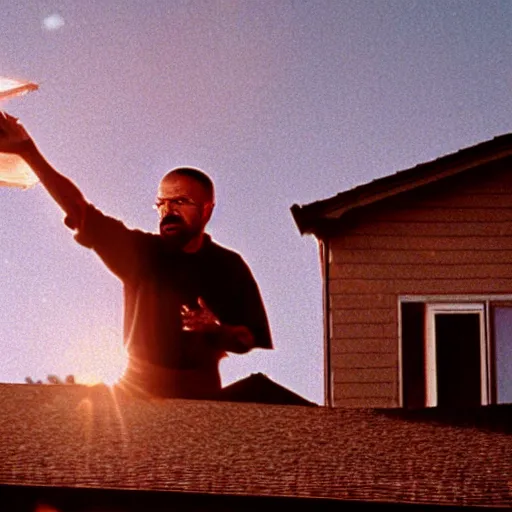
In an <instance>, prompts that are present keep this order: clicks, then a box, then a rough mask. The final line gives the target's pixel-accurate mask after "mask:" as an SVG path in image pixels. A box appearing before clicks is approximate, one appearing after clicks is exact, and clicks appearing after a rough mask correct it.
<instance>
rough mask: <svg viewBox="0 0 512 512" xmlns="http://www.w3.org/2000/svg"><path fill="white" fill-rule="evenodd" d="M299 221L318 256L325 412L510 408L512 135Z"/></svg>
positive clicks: (310, 208) (314, 206)
mask: <svg viewBox="0 0 512 512" xmlns="http://www.w3.org/2000/svg"><path fill="white" fill-rule="evenodd" d="M291 211H292V214H293V217H294V219H295V221H296V224H297V226H298V228H299V230H300V232H301V233H303V234H306V233H307V234H313V235H314V236H315V237H316V238H317V239H318V242H319V244H320V248H321V254H322V258H321V260H322V261H321V264H322V267H323V288H324V289H323V297H324V311H325V353H326V372H325V375H326V382H325V390H326V403H327V404H329V405H331V406H335V407H424V406H436V405H439V406H446V407H451V406H473V405H480V404H481V405H485V404H493V403H507V402H512V357H511V356H512V337H511V335H512V134H507V135H503V136H500V137H496V138H494V139H493V140H490V141H487V142H483V143H481V144H478V145H476V146H473V147H470V148H467V149H463V150H461V151H458V152H456V153H454V154H450V155H447V156H444V157H442V158H439V159H437V160H434V161H432V162H428V163H424V164H421V165H418V166H416V167H413V168H411V169H407V170H403V171H401V172H397V173H396V174H393V175H390V176H386V177H384V178H380V179H376V180H374V181H372V182H370V183H367V184H364V185H361V186H358V187H356V188H354V189H352V190H348V191H345V192H341V193H339V194H337V195H336V196H334V197H330V198H328V199H324V200H321V201H316V202H314V203H311V204H307V205H304V206H299V205H293V206H292V208H291Z"/></svg>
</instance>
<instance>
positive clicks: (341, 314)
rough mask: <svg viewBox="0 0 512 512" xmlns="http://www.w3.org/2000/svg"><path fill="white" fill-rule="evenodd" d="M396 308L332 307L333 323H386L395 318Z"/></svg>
mask: <svg viewBox="0 0 512 512" xmlns="http://www.w3.org/2000/svg"><path fill="white" fill-rule="evenodd" d="M395 311H396V309H373V308H372V307H371V305H369V307H367V308H366V309H333V310H332V312H331V314H332V321H333V324H353V323H357V324H361V323H364V324H386V323H392V322H394V321H395V320H396V313H395Z"/></svg>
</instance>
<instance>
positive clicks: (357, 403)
mask: <svg viewBox="0 0 512 512" xmlns="http://www.w3.org/2000/svg"><path fill="white" fill-rule="evenodd" d="M333 405H334V407H344V408H346V409H356V408H357V409H360V408H368V409H389V408H394V407H398V405H399V404H398V398H391V397H379V398H377V397H370V398H342V397H340V396H338V395H337V393H336V392H335V393H334V404H333Z"/></svg>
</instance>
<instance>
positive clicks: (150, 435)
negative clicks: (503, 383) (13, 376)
mask: <svg viewBox="0 0 512 512" xmlns="http://www.w3.org/2000/svg"><path fill="white" fill-rule="evenodd" d="M0 404H1V406H2V414H1V415H0V509H1V510H6V511H8V512H35V511H36V510H37V511H38V512H42V511H50V510H52V511H54V510H58V511H59V512H78V511H80V512H134V511H146V510H148V511H164V510H178V511H181V510H185V511H207V510H208V511H223V512H228V511H235V510H237V511H238V510H250V511H252V510H254V511H255V510H261V509H262V508H264V509H265V510H269V511H276V512H277V511H281V510H283V508H290V507H293V508H295V507H298V508H299V509H306V510H308V509H309V510H315V511H317V510H319V511H334V510H339V509H340V508H341V507H343V510H348V511H353V510H362V508H363V507H364V508H365V509H367V508H368V507H370V509H373V510H376V509H380V510H382V509H383V507H386V509H387V508H389V506H390V504H393V505H394V506H395V507H394V508H399V509H406V510H407V509H412V510H421V511H424V510H427V511H428V510H434V509H435V510H441V511H448V510H459V509H461V508H464V507H469V508H470V509H471V510H482V509H484V508H486V507H491V508H499V507H503V508H505V507H512V479H511V475H512V457H511V456H510V454H511V453H512V435H511V433H512V431H511V429H512V421H511V420H512V406H511V405H495V406H487V407H479V408H470V409H465V410H462V409H461V410H447V409H442V408H438V407H434V408H427V409H420V410H414V411H411V410H405V409H355V408H341V407H338V408H330V407H309V406H297V405H268V404H256V403H235V402H219V401H200V400H196V401H194V400H178V399H174V400H172V399H142V398H133V397H128V396H126V395H123V393H122V392H121V391H120V390H116V389H115V388H114V389H111V388H108V387H106V386H94V387H86V386H79V385H75V386H65V385H53V386H52V385H46V386H35V385H34V386H31V385H25V384H1V385H0ZM37 506H39V508H36V507H37Z"/></svg>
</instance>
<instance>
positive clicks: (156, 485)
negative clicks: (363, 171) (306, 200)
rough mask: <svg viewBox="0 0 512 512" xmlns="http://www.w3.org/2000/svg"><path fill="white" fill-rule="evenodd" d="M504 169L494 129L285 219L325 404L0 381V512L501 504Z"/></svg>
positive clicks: (252, 384) (509, 240)
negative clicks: (313, 308) (302, 281)
mask: <svg viewBox="0 0 512 512" xmlns="http://www.w3.org/2000/svg"><path fill="white" fill-rule="evenodd" d="M511 164H512V135H504V136H502V137H498V138H496V139H493V140H492V141H488V142H484V143H482V144H479V145H477V146H474V147H472V148H468V149H464V150H461V151H459V152H458V153H455V154H453V155H447V156H445V157H442V158H439V159H438V160H435V161H433V162H429V163H425V164H421V165H418V166H417V167H414V168H413V169H409V170H404V171H401V172H398V173H397V174H394V175H392V176H388V177H386V178H381V179H378V180H375V181H373V182H371V183H369V184H367V185H361V186H360V187H357V188H355V189H353V190H350V191H347V192H342V193H340V194H338V195H337V196H335V197H332V198H330V199H326V200H323V201H318V202H315V203H312V204H310V205H305V206H296V205H295V206H293V207H292V213H293V215H294V218H295V220H296V222H297V225H298V227H299V229H300V230H301V232H302V233H311V234H313V235H315V236H316V237H317V239H318V241H319V244H320V247H321V254H322V259H321V263H322V266H323V276H324V281H323V288H324V289H323V294H324V307H325V319H326V321H325V345H326V369H327V372H326V374H327V375H328V378H327V379H326V393H327V395H326V396H327V400H326V402H327V404H328V405H329V406H330V407H314V406H313V407H312V406H311V405H315V404H311V403H309V402H307V401H305V400H303V399H302V398H301V397H298V395H295V394H294V393H293V392H292V391H291V390H287V389H286V388H283V387H282V386H280V385H279V384H277V383H275V382H273V381H272V380H271V379H268V377H266V376H264V375H262V374H255V375H251V376H250V377H248V378H247V379H244V380H242V381H239V382H237V383H234V384H232V385H231V386H227V387H226V388H225V389H224V394H223V396H222V398H221V399H219V400H215V401H214V400H211V401H201V400H181V399H157V398H150V397H149V398H148V397H145V398H144V397H133V396H128V395H127V394H126V393H124V391H123V390H122V388H120V387H118V386H115V387H113V388H110V387H107V386H104V385H100V386H93V387H87V386H82V385H59V384H56V385H46V386H37V385H22V384H0V407H1V411H2V414H0V510H4V509H5V510H9V512H55V511H58V512H135V511H145V510H150V511H157V512H158V511H164V510H177V511H222V512H231V511H235V510H236V511H238V510H248V511H256V510H258V511H260V510H261V509H262V508H264V509H265V510H267V511H268V512H271V511H276V512H277V511H279V512H280V511H281V510H282V509H283V508H285V507H286V508H301V509H304V508H305V509H309V510H313V509H314V510H315V511H320V512H323V511H325V512H330V511H334V510H339V509H340V508H341V507H343V509H344V510H347V511H349V512H350V511H359V510H362V509H363V508H364V509H367V508H370V509H373V510H382V509H383V508H384V507H386V509H387V508H389V507H390V506H393V508H394V509H401V510H409V509H411V510H421V511H425V510H426V511H436V512H438V511H451V510H467V509H469V510H474V511H476V510H487V509H489V508H492V509H500V508H501V509H510V508H511V507H512V456H511V454H512V395H511V394H512V364H511V363H510V362H509V360H512V358H509V357H508V355H509V354H510V353H511V351H512V342H510V341H509V336H508V331H509V330H510V329H511V328H512V316H511V307H512V208H511V207H512V173H511V172H510V169H511ZM7 504H9V505H8V508H7Z"/></svg>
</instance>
